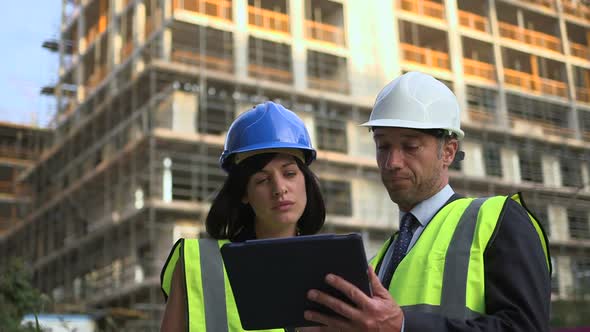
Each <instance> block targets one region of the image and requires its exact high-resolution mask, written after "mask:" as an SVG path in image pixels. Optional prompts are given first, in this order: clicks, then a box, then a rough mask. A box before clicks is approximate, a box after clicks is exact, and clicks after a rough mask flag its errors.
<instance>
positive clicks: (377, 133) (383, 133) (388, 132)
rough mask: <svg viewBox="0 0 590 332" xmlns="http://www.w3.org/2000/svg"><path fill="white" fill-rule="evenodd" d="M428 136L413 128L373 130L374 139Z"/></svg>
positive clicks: (381, 128) (378, 128)
mask: <svg viewBox="0 0 590 332" xmlns="http://www.w3.org/2000/svg"><path fill="white" fill-rule="evenodd" d="M425 135H427V134H426V133H423V132H421V131H419V130H416V129H411V128H400V127H375V128H373V138H381V137H383V138H385V137H396V138H404V137H405V138H414V137H416V138H418V137H423V136H425Z"/></svg>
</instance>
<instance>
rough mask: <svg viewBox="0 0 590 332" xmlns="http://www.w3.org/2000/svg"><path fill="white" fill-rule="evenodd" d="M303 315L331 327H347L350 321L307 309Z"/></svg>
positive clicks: (309, 319)
mask: <svg viewBox="0 0 590 332" xmlns="http://www.w3.org/2000/svg"><path fill="white" fill-rule="evenodd" d="M303 317H304V318H305V319H307V320H308V321H311V322H317V323H320V324H324V325H326V326H329V327H331V328H338V329H345V328H348V327H349V324H348V322H345V321H344V320H342V319H341V318H338V317H335V316H329V315H325V314H322V313H319V312H317V311H312V310H306V311H305V312H304V313H303Z"/></svg>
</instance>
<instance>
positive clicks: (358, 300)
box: [326, 274, 371, 308]
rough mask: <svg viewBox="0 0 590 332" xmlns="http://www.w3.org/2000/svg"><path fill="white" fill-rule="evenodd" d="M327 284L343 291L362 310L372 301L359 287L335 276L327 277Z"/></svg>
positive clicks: (329, 275)
mask: <svg viewBox="0 0 590 332" xmlns="http://www.w3.org/2000/svg"><path fill="white" fill-rule="evenodd" d="M326 282H327V283H328V285H330V286H332V287H334V288H336V289H337V290H339V291H341V292H342V293H343V294H344V295H346V297H348V298H349V299H350V300H351V301H352V302H353V303H355V304H357V306H359V307H361V308H362V307H364V305H365V304H366V303H367V302H369V300H370V299H371V298H370V297H368V296H367V294H365V293H364V292H363V291H362V290H360V289H359V288H358V287H356V286H355V285H353V284H351V283H350V282H348V281H346V280H344V279H343V278H341V277H339V276H337V275H335V274H328V275H327V276H326Z"/></svg>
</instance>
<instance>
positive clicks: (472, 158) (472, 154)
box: [461, 140, 485, 177]
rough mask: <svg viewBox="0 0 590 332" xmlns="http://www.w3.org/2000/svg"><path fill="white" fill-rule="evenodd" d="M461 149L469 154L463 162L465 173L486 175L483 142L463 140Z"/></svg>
mask: <svg viewBox="0 0 590 332" xmlns="http://www.w3.org/2000/svg"><path fill="white" fill-rule="evenodd" d="M461 150H463V151H465V154H466V155H468V156H469V158H466V159H465V160H463V162H462V163H463V172H464V173H465V175H468V176H480V177H484V176H485V165H484V160H483V150H482V146H481V144H478V143H475V142H470V141H467V140H465V141H463V142H462V146H461Z"/></svg>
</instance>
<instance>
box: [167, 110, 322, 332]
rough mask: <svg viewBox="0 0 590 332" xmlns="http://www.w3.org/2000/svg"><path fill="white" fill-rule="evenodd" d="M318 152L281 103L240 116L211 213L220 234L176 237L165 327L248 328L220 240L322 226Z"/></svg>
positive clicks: (211, 228) (210, 222)
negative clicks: (316, 166)
mask: <svg viewBox="0 0 590 332" xmlns="http://www.w3.org/2000/svg"><path fill="white" fill-rule="evenodd" d="M315 156H316V152H315V150H314V149H313V148H312V146H311V140H310V137H309V134H308V132H307V129H306V128H305V125H304V124H303V121H301V119H299V118H298V117H297V115H295V114H294V113H293V112H291V111H289V110H287V109H286V108H284V107H283V106H281V105H279V104H275V103H273V102H266V103H264V104H259V105H257V106H256V107H254V108H253V109H251V110H249V111H247V112H245V113H243V114H242V115H240V116H239V117H238V118H237V119H236V120H235V121H234V122H233V123H232V125H231V126H230V128H229V131H228V133H227V137H226V142H225V148H224V151H223V153H222V155H221V158H220V160H219V161H220V166H221V168H223V169H224V170H225V171H226V172H227V173H228V176H227V179H226V180H225V183H224V185H223V187H222V188H221V190H220V191H219V193H218V194H217V196H216V197H215V199H214V200H213V202H212V205H211V209H210V210H209V214H208V215H207V220H206V229H207V233H208V234H209V235H210V236H211V237H212V238H213V239H216V240H211V239H199V240H189V239H181V240H179V241H178V242H177V243H176V244H175V245H174V247H173V249H172V252H171V253H170V256H169V257H168V261H167V262H166V264H165V265H164V268H163V270H162V275H161V279H162V290H163V291H164V296H165V297H166V298H167V303H166V310H165V312H164V318H163V320H162V327H161V330H162V331H191V332H192V331H215V332H217V331H242V327H241V324H240V319H239V316H238V312H237V308H236V304H235V301H234V298H233V294H232V292H231V287H230V286H229V283H228V280H227V276H226V275H225V271H224V270H223V263H222V261H221V255H220V254H219V247H221V246H222V245H223V244H224V243H227V242H229V241H231V242H236V241H238V242H239V241H245V240H250V239H264V238H273V237H288V236H296V235H308V234H314V233H316V232H317V231H319V230H320V228H321V227H322V225H323V223H324V219H325V206H324V201H323V198H322V196H321V193H320V190H319V187H318V181H317V179H316V177H315V175H314V174H313V173H312V172H311V170H310V169H309V168H308V165H309V164H311V162H312V161H313V160H314V159H315ZM177 263H180V264H177Z"/></svg>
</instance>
